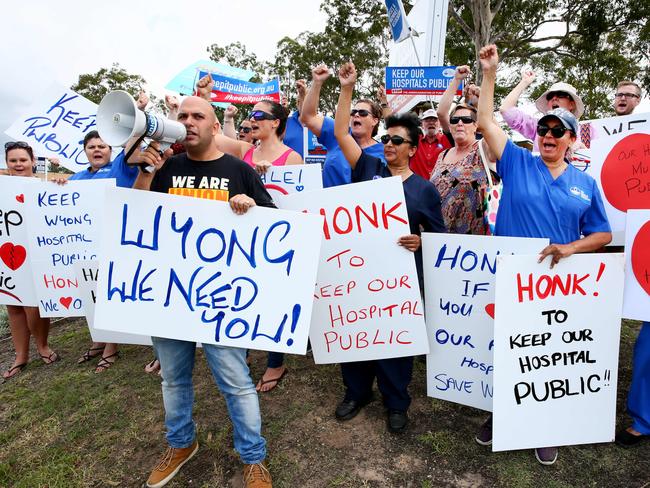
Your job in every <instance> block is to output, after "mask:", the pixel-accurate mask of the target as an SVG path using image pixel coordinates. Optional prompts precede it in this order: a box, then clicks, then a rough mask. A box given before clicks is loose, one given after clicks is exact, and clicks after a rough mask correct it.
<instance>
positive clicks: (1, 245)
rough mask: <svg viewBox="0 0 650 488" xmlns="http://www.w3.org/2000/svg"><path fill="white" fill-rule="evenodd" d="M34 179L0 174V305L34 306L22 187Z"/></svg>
mask: <svg viewBox="0 0 650 488" xmlns="http://www.w3.org/2000/svg"><path fill="white" fill-rule="evenodd" d="M30 185H38V180H37V179H35V178H25V177H18V176H0V304H2V305H21V306H36V304H37V300H36V293H35V292H34V281H33V280H32V270H31V252H29V250H28V244H27V242H28V237H27V227H28V220H27V209H26V204H25V188H26V187H27V186H30Z"/></svg>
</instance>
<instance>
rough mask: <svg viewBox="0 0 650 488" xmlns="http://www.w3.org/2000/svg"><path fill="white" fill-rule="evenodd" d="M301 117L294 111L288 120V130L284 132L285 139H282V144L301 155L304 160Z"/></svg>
mask: <svg viewBox="0 0 650 488" xmlns="http://www.w3.org/2000/svg"><path fill="white" fill-rule="evenodd" d="M299 117H300V113H299V112H298V111H297V110H294V112H293V113H292V114H291V116H289V117H288V118H287V128H286V129H285V131H284V138H283V139H282V142H284V144H285V145H286V146H289V147H290V148H291V149H293V150H294V151H296V152H297V153H298V154H300V157H301V158H304V157H305V156H304V155H303V149H304V146H303V142H304V137H303V135H304V131H303V127H302V125H301V124H300V120H299Z"/></svg>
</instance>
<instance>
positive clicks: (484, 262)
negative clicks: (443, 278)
mask: <svg viewBox="0 0 650 488" xmlns="http://www.w3.org/2000/svg"><path fill="white" fill-rule="evenodd" d="M461 248H462V246H458V247H457V248H456V251H455V252H453V253H452V254H450V255H449V256H447V244H443V245H442V246H441V247H440V251H438V257H437V258H436V262H435V264H434V267H436V268H440V267H442V265H443V264H448V265H449V269H454V268H455V267H456V266H458V267H459V268H460V269H461V270H463V271H466V272H468V273H469V272H471V271H474V270H476V269H480V270H481V271H485V270H486V269H487V270H488V271H489V272H490V273H491V274H496V272H497V256H498V255H499V254H500V251H497V252H496V254H495V255H494V256H490V255H489V254H487V253H483V254H482V255H481V256H480V257H479V255H478V254H476V253H475V252H474V251H471V250H467V251H465V252H463V254H462V255H461V254H460V250H461Z"/></svg>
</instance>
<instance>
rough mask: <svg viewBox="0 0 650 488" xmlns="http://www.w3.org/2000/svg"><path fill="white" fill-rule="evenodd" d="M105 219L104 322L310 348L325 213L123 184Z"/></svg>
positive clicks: (236, 342) (262, 345) (179, 335)
mask: <svg viewBox="0 0 650 488" xmlns="http://www.w3.org/2000/svg"><path fill="white" fill-rule="evenodd" d="M103 226H104V229H105V234H104V239H103V241H102V247H101V253H100V260H99V261H100V267H99V283H98V286H97V308H96V312H95V327H96V328H97V329H104V330H111V331H116V332H128V333H137V334H142V335H148V336H155V337H167V338H170V339H178V340H185V341H193V342H201V343H203V344H218V345H223V346H234V347H245V348H250V349H261V350H267V351H279V352H291V353H298V354H304V353H305V352H306V349H307V334H308V329H309V318H310V317H311V308H312V302H313V292H312V290H313V288H312V287H313V284H314V283H315V281H316V271H317V268H318V251H319V249H320V240H321V237H320V232H319V228H320V222H319V219H318V218H315V217H313V216H310V215H301V214H300V215H299V214H296V213H295V212H284V211H282V210H276V209H268V208H262V207H253V208H251V209H250V210H249V211H248V212H247V213H246V214H245V215H236V214H235V213H233V211H232V210H231V209H230V206H229V205H228V204H227V203H225V202H217V201H210V200H203V199H199V198H186V197H181V196H176V195H166V194H161V193H154V192H144V191H131V190H128V189H120V188H115V189H112V190H111V191H109V192H108V193H107V197H106V203H105V214H104V220H103Z"/></svg>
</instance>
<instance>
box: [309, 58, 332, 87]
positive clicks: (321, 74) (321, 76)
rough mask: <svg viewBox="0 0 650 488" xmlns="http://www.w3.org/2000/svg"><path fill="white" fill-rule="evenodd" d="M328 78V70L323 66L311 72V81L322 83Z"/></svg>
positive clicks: (320, 65)
mask: <svg viewBox="0 0 650 488" xmlns="http://www.w3.org/2000/svg"><path fill="white" fill-rule="evenodd" d="M329 77H330V69H329V68H328V67H327V65H325V64H322V63H321V64H319V65H318V66H316V67H315V68H313V69H312V70H311V79H312V80H313V81H318V82H320V83H323V82H324V81H325V80H327V78H329Z"/></svg>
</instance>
